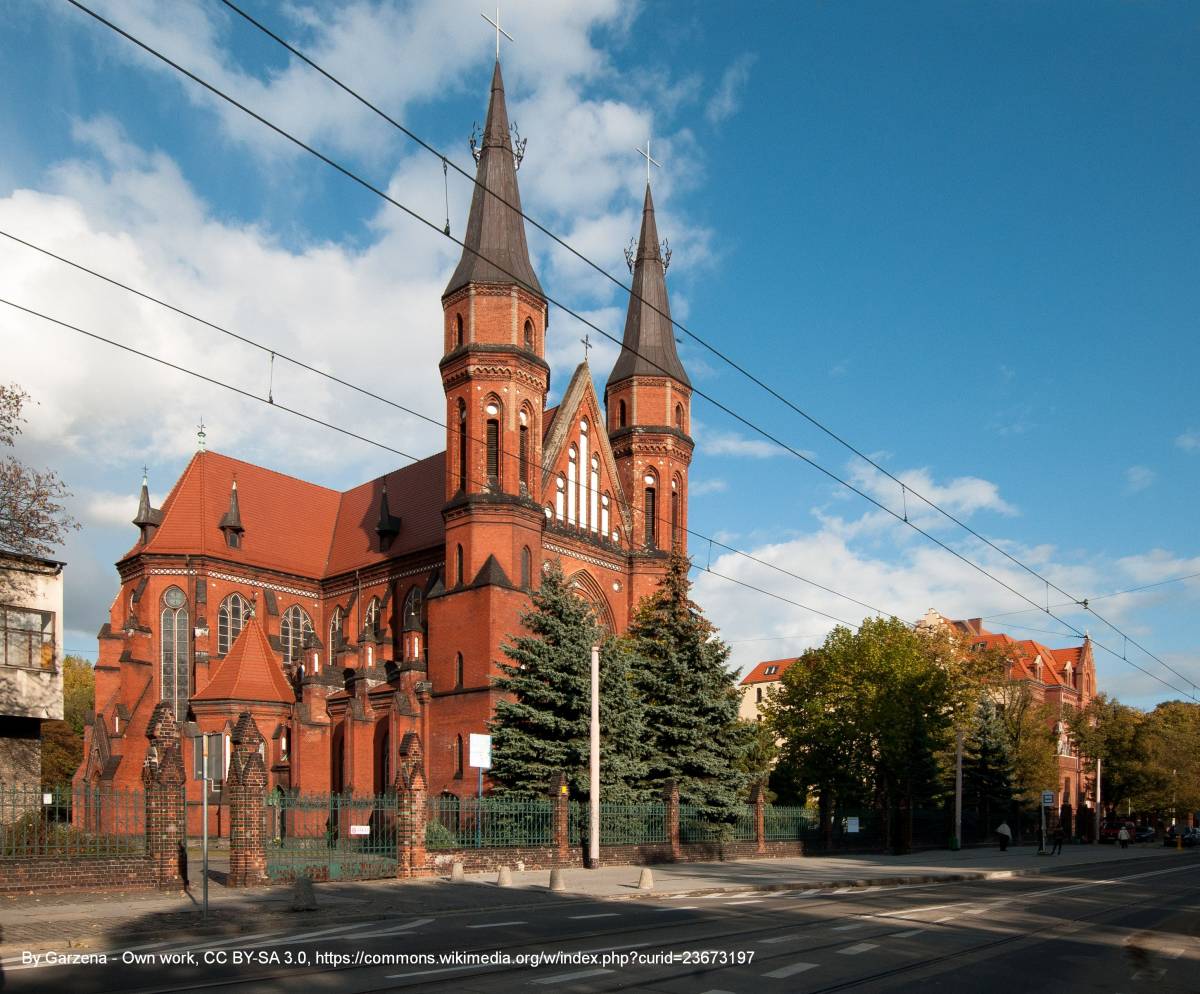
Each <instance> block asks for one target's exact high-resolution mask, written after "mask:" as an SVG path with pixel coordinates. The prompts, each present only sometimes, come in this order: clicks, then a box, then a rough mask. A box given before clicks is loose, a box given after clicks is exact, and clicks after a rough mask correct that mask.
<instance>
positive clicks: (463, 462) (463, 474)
mask: <svg viewBox="0 0 1200 994" xmlns="http://www.w3.org/2000/svg"><path fill="white" fill-rule="evenodd" d="M458 489H459V490H462V491H463V492H464V493H465V492H466V489H467V405H466V404H464V403H463V401H462V398H461V397H460V398H459V400H458Z"/></svg>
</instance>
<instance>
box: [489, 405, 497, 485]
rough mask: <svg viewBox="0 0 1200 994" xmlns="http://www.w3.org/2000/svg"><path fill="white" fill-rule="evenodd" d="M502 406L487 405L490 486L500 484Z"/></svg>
mask: <svg viewBox="0 0 1200 994" xmlns="http://www.w3.org/2000/svg"><path fill="white" fill-rule="evenodd" d="M499 414H500V406H499V405H498V404H494V403H491V404H488V405H487V415H488V419H487V477H488V485H489V486H493V487H496V486H499V485H500V418H499Z"/></svg>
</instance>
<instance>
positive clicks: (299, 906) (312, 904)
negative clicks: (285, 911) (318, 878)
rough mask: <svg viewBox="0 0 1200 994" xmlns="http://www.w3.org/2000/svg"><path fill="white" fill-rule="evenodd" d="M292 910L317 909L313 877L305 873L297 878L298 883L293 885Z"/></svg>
mask: <svg viewBox="0 0 1200 994" xmlns="http://www.w3.org/2000/svg"><path fill="white" fill-rule="evenodd" d="M292 910H293V911H316V910H317V895H316V893H315V892H314V891H313V882H312V877H310V876H308V875H304V876H299V877H297V878H296V883H295V884H294V885H293V887H292Z"/></svg>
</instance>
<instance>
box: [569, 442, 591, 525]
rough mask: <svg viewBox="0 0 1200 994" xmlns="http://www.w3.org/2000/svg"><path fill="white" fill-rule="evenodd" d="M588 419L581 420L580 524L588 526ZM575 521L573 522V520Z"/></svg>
mask: <svg viewBox="0 0 1200 994" xmlns="http://www.w3.org/2000/svg"><path fill="white" fill-rule="evenodd" d="M588 465H589V463H588V421H587V418H584V419H582V420H581V421H580V422H579V526H580V527H581V528H587V526H588ZM572 523H573V522H572Z"/></svg>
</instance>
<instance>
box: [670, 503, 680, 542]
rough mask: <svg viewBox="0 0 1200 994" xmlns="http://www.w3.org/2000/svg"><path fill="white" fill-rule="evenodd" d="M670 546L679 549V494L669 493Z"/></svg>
mask: <svg viewBox="0 0 1200 994" xmlns="http://www.w3.org/2000/svg"><path fill="white" fill-rule="evenodd" d="M671 546H672V548H678V547H679V492H678V491H676V490H672V491H671Z"/></svg>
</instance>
